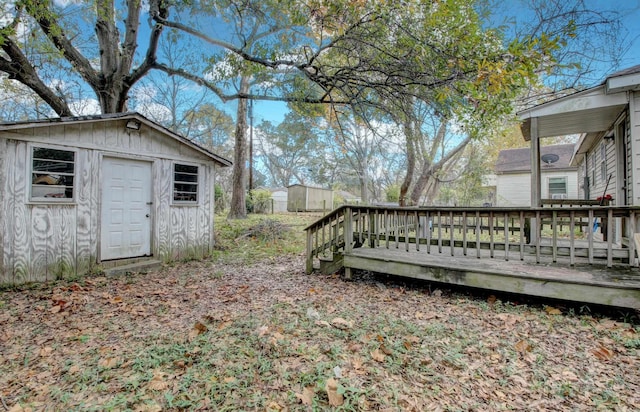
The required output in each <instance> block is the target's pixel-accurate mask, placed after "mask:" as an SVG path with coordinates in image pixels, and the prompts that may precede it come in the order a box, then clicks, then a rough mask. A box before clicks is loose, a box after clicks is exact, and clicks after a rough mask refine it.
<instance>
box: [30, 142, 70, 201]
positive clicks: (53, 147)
mask: <svg viewBox="0 0 640 412" xmlns="http://www.w3.org/2000/svg"><path fill="white" fill-rule="evenodd" d="M36 149H51V150H58V151H61V152H69V153H73V173H68V172H61V173H62V174H63V175H64V176H72V177H73V184H72V185H71V189H72V196H71V197H46V196H35V195H34V193H33V192H34V190H33V189H34V186H37V184H34V183H33V180H34V179H33V175H34V168H33V161H34V151H35V150H36ZM28 150H29V152H28V153H29V163H28V166H27V184H28V186H29V189H28V200H29V202H32V203H64V204H70V203H75V202H76V199H77V193H78V149H77V148H71V147H68V146H57V145H50V144H39V143H32V144H29V146H28ZM42 160H47V159H44V158H43V159H42ZM53 160H55V159H53ZM63 162H66V161H63ZM41 174H42V173H41ZM59 186H61V185H59ZM65 187H66V185H65Z"/></svg>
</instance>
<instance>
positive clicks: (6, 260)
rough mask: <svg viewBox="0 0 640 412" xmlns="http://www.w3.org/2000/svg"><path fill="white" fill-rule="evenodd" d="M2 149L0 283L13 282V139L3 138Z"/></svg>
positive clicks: (14, 150) (14, 157) (14, 144)
mask: <svg viewBox="0 0 640 412" xmlns="http://www.w3.org/2000/svg"><path fill="white" fill-rule="evenodd" d="M4 142H5V143H4V144H3V149H4V151H3V152H2V153H0V156H1V157H2V159H3V161H2V166H3V169H2V170H3V173H4V175H3V179H2V180H0V184H2V193H3V194H4V195H3V196H2V197H0V206H2V211H3V212H4V213H2V215H3V218H2V220H1V223H2V226H1V227H0V230H2V235H0V236H2V264H3V266H2V269H3V270H2V272H0V282H1V283H13V282H14V260H13V226H14V225H13V215H12V212H11V211H12V210H13V209H14V207H15V189H14V187H13V185H12V183H13V182H14V180H15V178H14V174H15V172H16V168H15V160H16V156H15V154H16V142H15V141H14V140H11V141H7V140H4Z"/></svg>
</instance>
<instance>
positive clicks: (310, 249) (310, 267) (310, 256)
mask: <svg viewBox="0 0 640 412" xmlns="http://www.w3.org/2000/svg"><path fill="white" fill-rule="evenodd" d="M316 231H317V229H316ZM316 233H317V232H316ZM323 246H324V245H323ZM305 271H306V273H307V275H308V274H310V273H311V272H312V271H313V231H312V230H311V229H309V230H307V265H306V270H305Z"/></svg>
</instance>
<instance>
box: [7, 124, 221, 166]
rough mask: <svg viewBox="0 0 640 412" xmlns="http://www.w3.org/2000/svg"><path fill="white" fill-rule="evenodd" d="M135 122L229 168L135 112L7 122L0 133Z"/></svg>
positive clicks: (200, 148) (208, 152)
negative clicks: (48, 127)
mask: <svg viewBox="0 0 640 412" xmlns="http://www.w3.org/2000/svg"><path fill="white" fill-rule="evenodd" d="M123 119H130V120H137V121H140V122H141V123H142V124H145V125H146V126H148V127H150V128H152V129H155V130H157V131H159V132H160V133H163V134H165V135H167V136H169V137H171V138H173V139H175V140H177V141H178V142H180V143H182V144H185V145H187V146H189V147H191V148H192V149H194V150H196V151H198V152H200V153H202V154H204V155H206V156H208V157H209V158H211V160H213V161H214V162H216V163H218V164H219V165H221V166H231V165H232V162H231V161H230V160H228V159H226V158H224V157H222V156H219V155H217V154H215V153H213V152H212V151H210V150H209V149H206V148H204V147H202V146H200V145H199V144H197V143H195V142H193V141H191V140H189V139H187V138H186V137H184V136H182V135H180V134H177V133H175V132H173V131H171V130H169V129H167V128H166V127H164V126H162V125H159V124H158V123H155V122H153V121H151V120H149V119H147V118H146V117H144V116H143V115H141V114H140V113H137V112H126V113H110V114H99V115H90V116H76V117H57V118H51V119H38V120H26V121H20V122H7V123H0V131H2V130H16V129H25V128H29V127H47V126H50V125H52V124H77V123H91V122H107V121H113V120H123Z"/></svg>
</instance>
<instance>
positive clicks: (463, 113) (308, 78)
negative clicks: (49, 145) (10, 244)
mask: <svg viewBox="0 0 640 412" xmlns="http://www.w3.org/2000/svg"><path fill="white" fill-rule="evenodd" d="M560 2H561V0H554V3H560ZM142 3H143V2H141V1H129V2H126V3H125V5H126V10H124V9H123V8H118V7H116V6H117V5H120V3H118V4H116V2H115V1H114V0H94V1H92V2H87V3H82V2H81V3H73V4H71V5H69V6H67V7H66V8H62V7H60V6H57V5H56V3H54V2H50V1H38V0H21V1H20V0H19V1H16V2H15V8H14V11H13V14H12V15H11V17H10V18H9V19H7V20H4V21H6V22H7V23H6V24H5V25H4V26H3V27H1V28H0V47H2V51H3V53H2V55H0V71H2V72H4V73H6V74H7V75H8V76H9V77H10V78H11V79H14V80H17V81H19V82H21V83H22V84H24V85H26V86H27V87H29V88H30V89H31V90H33V91H34V92H35V93H36V94H37V95H38V96H39V97H40V98H41V99H42V100H43V101H45V102H46V103H47V104H48V105H49V106H50V107H51V108H52V110H53V111H55V112H56V113H57V114H58V115H60V116H69V115H72V114H73V112H74V111H73V108H72V106H71V105H70V103H69V101H68V98H69V96H70V94H69V93H68V92H65V91H64V90H59V89H57V88H56V87H55V86H54V85H53V84H52V83H47V82H46V81H45V79H46V78H47V77H46V75H47V74H50V73H52V72H53V71H55V70H60V69H61V68H62V69H66V71H67V75H66V77H67V78H68V79H71V80H73V81H72V82H69V84H73V83H74V82H75V83H77V84H78V85H79V86H81V85H83V84H84V85H86V86H88V87H89V88H90V89H91V90H92V91H93V93H94V94H95V95H96V97H97V100H98V102H99V105H100V108H101V110H102V112H103V113H111V112H119V111H124V110H126V109H127V98H128V97H129V92H130V91H131V89H132V87H134V86H135V85H136V84H137V83H138V82H139V81H140V80H141V79H142V78H144V77H145V76H147V75H148V74H149V73H150V72H151V71H152V70H154V71H155V70H157V71H161V72H164V73H166V74H167V75H169V76H179V77H181V78H184V79H187V80H190V81H192V82H194V83H196V84H198V85H200V86H203V87H205V88H208V89H209V90H211V91H212V92H213V93H214V94H215V95H216V96H217V97H219V98H220V99H221V100H222V101H223V102H227V101H230V100H238V112H237V115H236V120H237V122H238V125H237V129H236V130H237V133H236V146H237V153H236V163H235V166H234V179H233V180H234V195H235V196H236V197H238V199H237V200H234V201H233V202H232V212H231V213H230V216H232V217H243V216H244V215H245V213H246V212H244V211H243V210H244V203H245V202H244V201H242V200H243V199H241V198H240V197H242V196H244V186H243V185H244V181H245V180H246V179H243V178H242V174H243V173H245V166H244V163H245V162H244V161H245V160H246V154H245V152H246V150H245V148H244V145H246V143H243V142H242V141H241V140H243V139H244V140H246V100H247V99H262V100H282V101H288V102H291V103H292V104H295V105H300V104H309V103H316V104H317V103H321V104H327V105H349V106H351V107H352V108H353V110H355V111H356V112H358V114H359V115H360V116H364V114H365V113H367V111H369V110H371V108H374V109H376V110H379V111H382V112H387V113H392V114H394V115H397V113H398V112H399V111H400V112H401V111H402V110H403V109H404V108H406V107H407V106H406V105H405V104H404V103H402V102H405V101H407V100H410V99H414V100H415V101H418V102H424V103H427V104H429V105H431V106H432V107H433V108H434V110H436V111H437V112H438V113H439V115H441V116H443V117H444V118H446V119H449V121H452V122H455V123H456V124H457V125H458V126H459V127H464V130H465V134H466V135H468V136H469V137H471V138H474V137H476V136H479V135H481V133H482V131H483V130H485V129H487V128H491V127H492V126H493V125H494V124H495V122H496V121H497V120H498V119H500V118H501V117H502V116H504V115H508V114H510V113H511V112H512V108H513V104H514V98H515V96H518V95H520V94H521V92H522V90H523V89H527V88H530V87H531V86H532V85H535V84H536V83H537V79H538V76H539V74H540V73H541V72H545V71H546V72H548V73H551V74H553V73H554V72H553V70H555V69H556V68H558V69H562V68H569V67H571V65H570V61H565V60H560V58H561V57H564V56H565V55H564V54H562V53H563V52H564V49H563V47H562V46H563V45H566V44H570V42H567V41H566V38H572V36H575V35H576V34H577V33H579V30H582V29H586V28H588V27H591V26H589V24H591V25H598V26H599V27H600V24H601V23H600V22H593V21H589V20H588V19H587V18H586V17H589V16H590V15H588V14H581V13H580V11H581V10H583V9H576V10H577V11H576V12H575V13H573V14H567V13H564V11H565V10H566V9H553V8H540V10H541V11H542V12H543V14H541V15H540V16H538V17H539V18H537V19H536V20H538V21H544V23H545V24H544V25H538V26H532V28H531V29H530V30H528V31H526V32H524V33H518V34H519V36H514V37H513V38H507V36H506V33H505V30H504V29H503V28H500V27H493V26H492V25H491V24H490V22H489V21H488V20H487V18H486V17H485V16H483V15H481V14H479V13H478V8H479V6H480V5H482V4H483V3H482V2H481V1H480V0H478V1H477V2H470V1H468V0H442V1H438V2H431V1H420V0H410V1H407V2H381V1H377V0H363V1H357V2H354V1H351V0H333V1H324V0H310V1H308V2H300V1H296V0H217V1H212V2H193V1H190V0H189V1H186V0H183V1H178V0H176V1H168V0H149V9H148V13H149V17H150V19H149V21H150V25H149V34H148V38H147V39H145V40H144V42H141V43H144V44H145V49H144V50H142V51H140V50H138V36H139V35H140V33H142V32H143V31H142V30H139V26H140V22H141V17H142V14H143V10H142ZM570 3H572V4H581V3H582V2H581V1H580V0H574V1H573V2H570ZM586 11H587V12H588V10H586ZM120 14H122V16H120ZM85 15H86V16H90V17H89V18H88V20H86V21H92V22H93V25H94V29H95V30H94V32H95V36H94V35H93V32H92V31H91V30H86V29H87V23H86V21H85V20H81V19H79V17H80V16H85ZM121 17H122V20H121ZM170 17H171V18H170ZM198 19H200V20H199V21H198ZM121 21H122V23H120V22H121ZM203 21H204V22H206V23H205V24H199V23H202V22H203ZM212 22H213V26H215V27H212ZM547 22H552V23H553V24H547ZM602 26H607V21H604V22H603V24H602ZM22 27H26V28H28V30H29V31H31V33H33V36H29V39H31V38H34V39H37V40H38V41H37V42H36V41H31V40H22V41H21V40H19V39H18V36H17V34H18V32H19V31H20V30H19V29H21V28H22ZM167 27H170V28H173V29H175V30H177V31H180V32H182V33H183V34H185V35H188V36H191V38H192V39H194V41H195V40H197V41H199V42H201V44H202V45H203V47H202V53H203V56H205V57H206V58H203V59H202V60H201V61H202V62H203V63H206V64H204V65H203V66H204V67H200V66H197V67H198V68H195V69H194V68H190V67H188V68H185V67H186V66H183V65H182V64H177V62H169V61H164V60H163V56H162V53H159V52H158V45H159V42H160V40H161V36H162V34H163V33H164V32H165V28H167ZM609 27H610V26H609ZM216 28H218V29H219V28H225V29H227V30H219V31H218V32H217V34H216V33H215V30H213V29H216ZM229 33H231V35H229ZM45 39H46V41H45ZM40 40H42V41H40ZM198 44H200V43H198ZM92 46H93V47H92ZM205 46H206V47H205ZM51 51H54V52H55V53H50V52H51ZM94 62H96V63H99V64H95V65H94V64H93V63H94ZM32 63H37V64H32ZM558 63H563V64H562V65H558ZM246 78H250V79H251V81H250V83H251V84H250V85H249V87H246V86H247V84H246V83H245V81H244V79H246ZM71 96H74V95H73V94H71ZM397 102H401V103H400V104H397ZM400 124H402V122H401V123H400ZM408 163H410V162H408ZM236 175H237V176H236ZM236 185H237V186H236Z"/></svg>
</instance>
